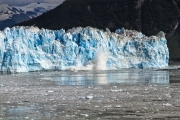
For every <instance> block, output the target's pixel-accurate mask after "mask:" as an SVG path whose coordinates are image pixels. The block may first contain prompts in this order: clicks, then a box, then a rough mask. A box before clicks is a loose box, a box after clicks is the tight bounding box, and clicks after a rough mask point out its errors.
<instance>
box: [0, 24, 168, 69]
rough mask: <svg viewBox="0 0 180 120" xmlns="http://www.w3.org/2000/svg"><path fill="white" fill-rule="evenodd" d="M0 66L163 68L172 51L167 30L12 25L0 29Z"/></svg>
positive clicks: (28, 67)
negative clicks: (151, 33)
mask: <svg viewBox="0 0 180 120" xmlns="http://www.w3.org/2000/svg"><path fill="white" fill-rule="evenodd" d="M0 43H1V44H0V60H1V61H0V67H1V71H4V72H8V71H9V72H28V71H37V70H66V69H71V70H92V69H98V70H102V69H121V68H164V67H167V66H168V60H169V51H168V48H167V45H166V39H165V37H164V33H163V32H160V33H159V34H158V35H157V36H151V37H146V36H145V35H143V34H142V33H140V32H137V31H132V30H125V29H124V28H123V29H118V30H116V32H115V33H111V32H110V31H109V30H106V31H103V30H99V29H96V28H92V27H86V28H81V27H78V28H73V29H70V30H68V31H67V32H65V30H63V29H61V30H55V31H53V30H48V29H39V28H37V27H13V28H6V29H5V30H4V31H2V32H0Z"/></svg>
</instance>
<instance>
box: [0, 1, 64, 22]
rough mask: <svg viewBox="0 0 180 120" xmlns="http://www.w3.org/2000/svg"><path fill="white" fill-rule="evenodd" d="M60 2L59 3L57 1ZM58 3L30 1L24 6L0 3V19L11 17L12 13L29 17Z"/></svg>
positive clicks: (39, 13)
mask: <svg viewBox="0 0 180 120" xmlns="http://www.w3.org/2000/svg"><path fill="white" fill-rule="evenodd" d="M59 4H60V3H59ZM59 4H58V3H31V4H28V5H25V6H9V5H8V4H0V21H3V20H7V19H11V17H12V16H13V15H18V14H25V15H27V16H28V17H29V18H33V17H37V16H39V15H41V14H43V13H45V12H47V11H49V10H51V9H54V8H55V7H57V6H58V5H59Z"/></svg>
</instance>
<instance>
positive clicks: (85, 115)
mask: <svg viewBox="0 0 180 120" xmlns="http://www.w3.org/2000/svg"><path fill="white" fill-rule="evenodd" d="M80 115H81V116H84V117H88V116H89V115H88V114H80Z"/></svg>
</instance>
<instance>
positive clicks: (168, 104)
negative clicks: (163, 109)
mask: <svg viewBox="0 0 180 120" xmlns="http://www.w3.org/2000/svg"><path fill="white" fill-rule="evenodd" d="M163 106H173V105H172V104H170V103H163Z"/></svg>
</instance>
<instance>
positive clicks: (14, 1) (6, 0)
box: [0, 0, 64, 6]
mask: <svg viewBox="0 0 180 120" xmlns="http://www.w3.org/2000/svg"><path fill="white" fill-rule="evenodd" d="M63 1H64V0H0V4H9V5H18V6H21V5H26V4H29V3H32V2H49V3H59V4H60V3H62V2H63Z"/></svg>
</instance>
